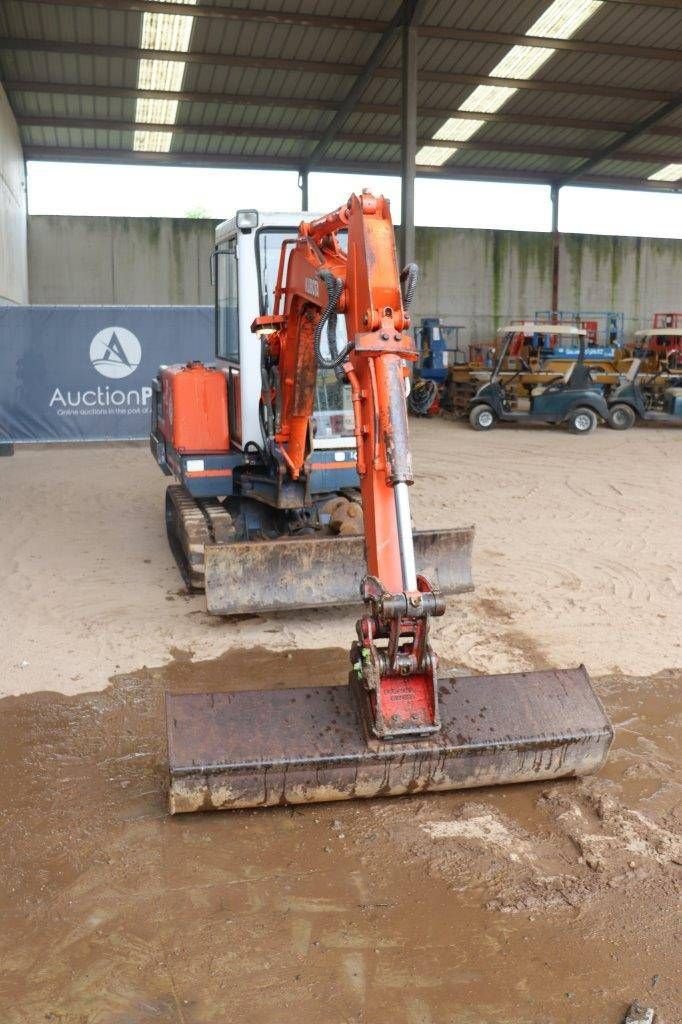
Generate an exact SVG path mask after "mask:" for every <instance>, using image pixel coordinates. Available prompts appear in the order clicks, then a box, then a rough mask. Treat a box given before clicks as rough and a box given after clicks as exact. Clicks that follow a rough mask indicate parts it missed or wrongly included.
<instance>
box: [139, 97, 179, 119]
mask: <svg viewBox="0 0 682 1024" xmlns="http://www.w3.org/2000/svg"><path fill="white" fill-rule="evenodd" d="M177 116H178V101H177V100H154V99H139V100H138V101H137V105H136V107H135V120H136V121H144V122H145V124H175V120H176V118H177Z"/></svg>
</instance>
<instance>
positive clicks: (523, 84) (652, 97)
mask: <svg viewBox="0 0 682 1024" xmlns="http://www.w3.org/2000/svg"><path fill="white" fill-rule="evenodd" d="M193 9H194V8H192V10H193ZM0 50H12V51H13V50H18V51H20V52H27V53H31V52H35V53H75V54H80V55H82V56H84V57H112V58H117V59H119V60H134V61H139V60H140V59H142V58H143V57H144V58H147V59H148V60H164V61H176V60H177V61H182V62H184V63H189V64H208V65H211V66H213V67H250V68H264V69H267V70H275V71H293V72H296V73H298V74H300V73H301V72H309V73H311V74H316V75H340V76H344V75H348V76H352V77H353V78H357V77H358V76H359V75H361V74H362V72H363V67H362V66H360V65H357V64H333V63H329V62H326V61H304V60H293V59H286V58H282V57H266V56H257V55H253V56H248V57H247V56H241V55H238V54H228V53H194V52H191V51H190V52H189V53H185V52H179V51H178V52H176V51H170V50H147V49H142V48H140V47H137V46H112V45H104V44H101V43H76V42H71V41H69V40H62V41H57V40H43V39H23V38H21V37H17V38H10V37H7V36H5V37H2V38H0ZM374 74H375V76H376V77H377V78H389V79H394V80H395V79H398V78H399V77H400V68H399V67H390V68H389V67H378V68H377V69H376V70H375V72H374ZM419 78H420V81H423V82H440V83H444V84H447V85H491V84H493V85H501V86H508V87H509V88H512V89H528V90H531V91H533V92H551V93H575V94H577V95H583V96H613V97H616V98H618V99H629V100H641V101H642V102H651V103H669V102H670V101H671V100H676V99H678V94H677V93H673V92H669V91H664V90H661V89H629V88H626V87H624V86H615V85H601V84H599V85H596V84H594V85H592V84H589V83H586V82H552V81H545V80H542V79H538V78H529V79H522V78H497V77H496V78H491V77H490V76H488V75H468V74H459V73H456V72H450V71H422V70H420V72H419Z"/></svg>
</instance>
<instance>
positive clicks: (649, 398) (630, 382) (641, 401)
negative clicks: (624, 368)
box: [607, 349, 682, 430]
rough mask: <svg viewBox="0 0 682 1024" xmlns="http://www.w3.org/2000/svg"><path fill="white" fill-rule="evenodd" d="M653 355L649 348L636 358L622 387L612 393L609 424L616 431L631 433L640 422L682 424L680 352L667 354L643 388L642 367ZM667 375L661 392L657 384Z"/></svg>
mask: <svg viewBox="0 0 682 1024" xmlns="http://www.w3.org/2000/svg"><path fill="white" fill-rule="evenodd" d="M651 354H652V353H651V350H649V349H646V350H644V351H643V352H642V355H641V356H640V357H637V358H636V359H633V361H632V366H631V367H630V369H629V371H628V373H627V374H626V375H625V378H624V379H623V382H622V384H621V385H620V386H619V387H617V388H615V389H614V390H613V391H612V392H611V393H610V395H609V402H608V405H609V415H608V420H607V422H608V425H609V426H610V427H612V428H613V430H629V429H630V427H633V426H634V425H635V423H636V422H637V420H640V421H644V422H647V423H663V424H673V425H674V424H677V423H682V360H679V359H678V357H679V356H680V353H679V352H678V351H671V352H667V353H666V354H665V357H664V358H661V361H660V363H659V367H658V369H657V370H656V372H655V373H653V374H651V375H648V376H647V381H646V384H647V386H646V388H643V387H642V385H641V384H640V379H641V370H642V365H643V363H644V362H645V360H646V359H647V357H648V356H650V355H651ZM664 375H666V376H667V381H666V384H667V386H666V387H664V388H662V389H661V388H658V387H657V384H658V383H660V380H661V378H662V377H663V376H664Z"/></svg>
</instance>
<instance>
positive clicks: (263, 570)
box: [204, 526, 474, 615]
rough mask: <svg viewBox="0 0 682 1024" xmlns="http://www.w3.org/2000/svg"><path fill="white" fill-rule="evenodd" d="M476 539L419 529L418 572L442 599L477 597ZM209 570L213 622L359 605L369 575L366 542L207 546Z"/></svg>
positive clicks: (468, 533)
mask: <svg viewBox="0 0 682 1024" xmlns="http://www.w3.org/2000/svg"><path fill="white" fill-rule="evenodd" d="M473 539H474V528H473V526H469V527H462V528H455V529H443V530H417V531H416V532H415V534H414V553H415V561H416V563H417V566H418V568H419V572H420V573H422V574H423V575H424V576H426V577H427V578H428V579H429V580H430V581H432V582H433V583H434V584H435V585H436V586H438V587H439V588H440V590H441V592H442V593H443V594H460V593H463V592H464V591H467V590H472V589H473V583H472V578H471V549H472V545H473ZM204 563H205V576H204V585H205V589H206V605H207V608H208V610H209V612H211V613H212V614H213V615H241V614H244V613H248V612H275V611H290V610H291V609H294V608H320V607H327V606H335V605H348V604H358V605H359V604H360V603H361V598H360V583H361V581H362V578H363V577H364V576H365V574H366V573H367V567H366V563H365V553H364V539H363V537H361V536H357V537H356V536H350V537H343V536H338V537H320V538H315V537H305V538H301V539H292V540H289V539H280V540H273V541H251V542H249V543H240V542H234V543H222V544H207V545H206V548H205V554H204Z"/></svg>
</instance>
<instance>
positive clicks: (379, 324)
mask: <svg viewBox="0 0 682 1024" xmlns="http://www.w3.org/2000/svg"><path fill="white" fill-rule="evenodd" d="M341 236H343V244H342V242H341ZM416 273H417V270H416V267H415V266H414V265H412V266H409V267H407V268H406V269H405V270H404V271H403V273H402V274H399V272H398V266H397V261H396V253H395V242H394V232H393V224H392V221H391V216H390V211H389V204H388V201H387V200H386V199H385V198H383V197H381V196H374V195H372V194H370V193H368V192H363V193H362V195H360V196H357V195H353V196H351V197H350V199H349V200H348V202H347V203H346V204H345V205H344V206H342V207H340V208H339V209H338V210H336V211H334V212H333V213H330V214H328V215H327V216H323V217H319V218H317V219H315V220H312V221H309V222H303V223H302V224H301V225H300V226H299V229H298V233H297V235H296V237H294V238H291V239H288V240H285V242H284V243H283V245H282V250H281V255H280V261H279V270H278V275H277V280H276V286H275V291H274V305H273V309H272V312H270V313H268V314H266V315H262V316H259V317H257V318H256V319H255V320H254V323H253V325H252V331H253V333H254V334H256V335H259V336H260V338H261V339H262V356H261V367H262V370H263V373H262V392H261V406H262V423H263V425H264V431H265V433H266V435H267V436H266V456H264V455H263V453H260V454H259V459H263V458H264V457H267V460H268V461H269V463H270V465H271V466H272V467H273V472H274V480H275V485H276V486H277V487H279V488H284V489H286V488H291V489H292V491H293V492H296V488H303V493H304V492H305V485H306V480H307V479H308V478H309V472H310V468H309V467H310V459H311V454H312V452H313V450H314V449H313V434H312V430H311V423H312V419H313V411H314V397H315V381H316V374H317V371H318V368H319V366H320V365H321V364H324V363H325V362H326V363H327V365H329V366H331V367H332V368H333V369H334V371H335V373H336V374H337V375H338V377H339V378H340V380H342V381H343V382H344V383H346V382H347V384H348V385H349V386H350V395H351V402H352V409H353V414H354V439H355V451H356V468H357V475H358V477H359V484H360V496H361V505H362V513H363V515H362V524H363V525H362V529H363V533H364V552H365V561H366V568H365V573H364V575H363V578H362V580H361V583H360V597H361V599H362V602H363V611H362V614H361V616H360V618H359V619H358V622H357V639H356V640H355V642H354V643H353V644H352V646H351V649H350V662H351V669H350V674H349V681H348V685H341V686H331V687H325V686H320V687H315V686H312V687H296V688H293V689H276V690H268V691H229V692H225V693H207V694H169V695H167V697H166V714H167V729H168V748H169V762H170V809H171V812H172V813H178V812H185V811H198V810H205V809H234V808H243V807H261V806H273V805H279V804H300V803H309V802H317V801H326V800H342V799H350V798H353V797H372V796H389V795H391V796H392V795H399V794H403V793H414V792H420V791H431V790H447V789H455V788H461V787H471V786H483V785H491V784H498V783H509V782H522V781H529V780H538V779H553V778H558V777H561V776H568V775H584V774H587V773H589V772H592V771H596V770H597V769H598V768H599V767H600V766H601V764H602V763H603V761H604V760H605V758H606V754H607V752H608V748H609V745H610V742H611V739H612V728H611V726H610V724H609V721H608V719H607V718H606V715H605V713H604V710H603V708H602V706H601V704H600V702H599V700H598V698H597V697H596V695H595V693H594V691H593V689H592V686H591V684H590V680H589V677H588V675H587V673H586V670H585V668H584V666H580V667H579V668H576V669H569V670H551V671H542V672H523V673H517V674H508V675H497V676H451V677H443V676H441V675H440V674H439V672H438V659H437V657H436V654H435V652H434V651H433V649H432V646H431V641H430V636H429V625H430V622H431V619H432V618H434V617H436V616H441V615H443V613H444V611H445V600H444V597H443V593H442V590H441V589H440V588H439V587H438V586H437V585H436V584H435V583H434V582H433V580H432V579H429V577H428V576H427V575H426V574H425V573H424V572H423V571H420V570H419V568H418V567H417V561H416V558H415V543H414V538H413V533H412V524H411V515H410V505H409V486H410V484H411V483H412V482H413V474H412V462H411V456H410V447H409V439H408V426H407V410H406V382H407V379H408V375H409V369H408V367H409V364H410V363H411V362H414V360H415V358H416V355H417V353H416V350H415V347H414V342H413V339H412V336H411V334H410V332H409V330H408V327H409V313H408V307H409V301H410V298H411V295H412V292H413V290H414V286H415V282H416ZM338 314H342V315H343V317H344V319H345V325H346V338H347V340H346V341H345V343H344V344H343V346H342V347H341V348H340V349H339V347H338V343H337V335H336V318H337V316H338ZM324 330H326V332H327V341H328V351H329V355H326V354H325V353H324V352H323V351H322V346H321V339H322V332H323V331H324ZM210 387H213V385H210ZM161 393H162V394H163V388H162V389H161ZM195 397H196V401H197V403H198V404H199V406H200V405H201V403H202V402H205V401H209V399H208V398H207V397H206V396H205V395H202V394H201V392H200V391H197V392H196V396H195ZM160 411H161V418H162V420H163V417H164V416H165V417H168V416H169V415H172V410H168V409H164V408H163V407H162V408H161V410H160ZM268 479H269V480H270V481H271V480H272V479H273V477H272V475H270V476H269V478H268ZM309 572H310V581H309V582H310V584H311V585H312V586H313V587H314V586H315V576H316V575H317V572H316V563H315V561H313V562H312V563H311V564H310V566H309ZM321 576H322V579H324V574H323V573H322V574H321ZM323 585H324V584H320V586H323ZM319 603H320V604H325V603H326V600H325V595H324V594H323V593H320V594H319Z"/></svg>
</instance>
